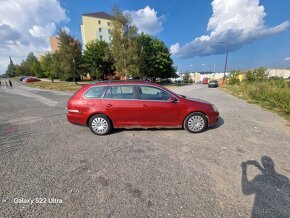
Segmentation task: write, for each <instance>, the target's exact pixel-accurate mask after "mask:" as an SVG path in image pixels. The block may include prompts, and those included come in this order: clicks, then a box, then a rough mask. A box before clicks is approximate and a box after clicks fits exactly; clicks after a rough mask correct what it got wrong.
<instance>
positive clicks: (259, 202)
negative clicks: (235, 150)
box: [241, 156, 290, 218]
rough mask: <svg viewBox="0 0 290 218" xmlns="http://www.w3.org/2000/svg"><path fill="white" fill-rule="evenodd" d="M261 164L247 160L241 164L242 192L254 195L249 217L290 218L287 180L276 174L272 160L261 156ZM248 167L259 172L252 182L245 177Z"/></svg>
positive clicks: (289, 185) (289, 190)
mask: <svg viewBox="0 0 290 218" xmlns="http://www.w3.org/2000/svg"><path fill="white" fill-rule="evenodd" d="M261 163H262V164H261V165H260V163H259V162H258V161H256V160H248V161H245V162H243V163H242V164H241V167H242V180H241V183H242V184H241V186H242V192H243V194H244V195H252V194H254V195H255V202H254V205H253V209H252V216H251V217H252V218H256V217H285V218H286V217H290V184H289V179H288V178H287V177H286V176H284V175H281V174H279V173H277V172H276V170H275V164H274V161H273V160H272V158H270V157H268V156H263V157H262V158H261ZM249 166H254V167H256V168H257V169H258V170H260V174H259V175H257V176H255V178H254V179H252V180H249V178H248V176H247V169H248V167H249Z"/></svg>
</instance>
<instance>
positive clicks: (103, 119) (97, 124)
mask: <svg viewBox="0 0 290 218" xmlns="http://www.w3.org/2000/svg"><path fill="white" fill-rule="evenodd" d="M89 127H90V130H91V131H92V132H93V133H94V134H96V135H106V134H108V133H109V132H110V131H111V129H112V123H111V121H110V119H109V118H108V117H107V116H105V115H103V114H96V115H94V116H92V117H91V119H90V120H89Z"/></svg>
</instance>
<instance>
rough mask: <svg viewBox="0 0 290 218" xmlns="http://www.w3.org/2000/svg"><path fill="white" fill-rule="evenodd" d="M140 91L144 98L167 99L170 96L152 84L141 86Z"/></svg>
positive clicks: (141, 96)
mask: <svg viewBox="0 0 290 218" xmlns="http://www.w3.org/2000/svg"><path fill="white" fill-rule="evenodd" d="M139 92H140V99H142V100H152V101H167V100H168V99H169V98H170V94H169V93H167V92H165V91H164V90H162V89H159V88H156V87H152V86H140V89H139Z"/></svg>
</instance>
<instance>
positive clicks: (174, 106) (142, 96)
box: [67, 81, 219, 135]
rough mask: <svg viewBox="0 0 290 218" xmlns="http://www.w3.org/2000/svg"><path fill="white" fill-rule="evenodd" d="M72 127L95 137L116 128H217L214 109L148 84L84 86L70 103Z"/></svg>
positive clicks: (200, 102)
mask: <svg viewBox="0 0 290 218" xmlns="http://www.w3.org/2000/svg"><path fill="white" fill-rule="evenodd" d="M67 119H68V121H69V122H70V123H73V124H77V125H84V126H88V127H89V128H90V130H91V131H92V132H93V133H94V134H96V135H106V134H107V133H109V132H110V131H111V130H112V129H113V128H145V129H146V128H182V127H183V128H184V129H186V130H187V131H189V132H191V133H199V132H202V131H204V130H205V129H206V128H207V127H208V126H210V125H214V124H216V122H217V121H218V119H219V112H218V109H217V108H216V107H215V105H213V104H211V103H209V102H206V101H202V100H198V99H192V98H187V97H185V96H182V95H178V94H176V93H174V92H172V91H170V90H168V89H166V88H165V87H163V86H161V85H158V84H154V83H149V82H145V81H107V82H100V83H97V84H91V85H85V86H83V87H82V88H81V89H80V90H79V91H77V92H76V93H75V94H74V95H73V96H72V97H71V98H70V99H69V101H68V113H67Z"/></svg>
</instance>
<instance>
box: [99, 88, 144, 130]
mask: <svg viewBox="0 0 290 218" xmlns="http://www.w3.org/2000/svg"><path fill="white" fill-rule="evenodd" d="M101 104H102V105H103V107H104V108H105V111H106V114H107V115H108V116H109V117H110V118H111V120H112V122H113V125H114V126H115V127H138V126H139V115H140V107H139V104H138V100H137V97H136V92H135V86H134V85H112V86H108V88H107V91H106V93H105V95H104V97H103V98H102V99H101Z"/></svg>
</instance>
